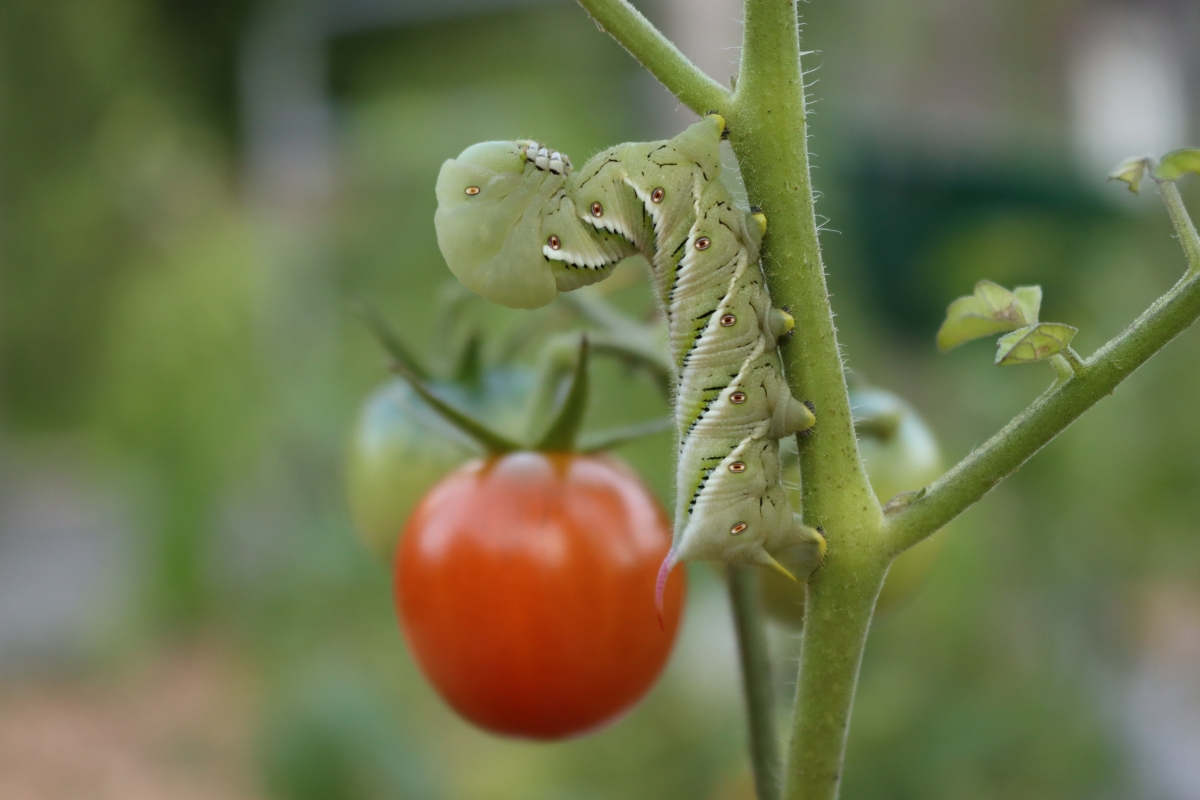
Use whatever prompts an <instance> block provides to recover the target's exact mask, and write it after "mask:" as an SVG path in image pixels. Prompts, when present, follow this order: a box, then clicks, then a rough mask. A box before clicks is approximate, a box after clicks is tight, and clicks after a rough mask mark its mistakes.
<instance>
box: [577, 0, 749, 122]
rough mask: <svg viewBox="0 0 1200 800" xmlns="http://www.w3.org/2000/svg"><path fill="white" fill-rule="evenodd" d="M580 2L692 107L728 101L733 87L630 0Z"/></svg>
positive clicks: (715, 105)
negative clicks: (691, 58) (681, 49)
mask: <svg viewBox="0 0 1200 800" xmlns="http://www.w3.org/2000/svg"><path fill="white" fill-rule="evenodd" d="M579 5H581V6H583V8H584V10H585V11H587V13H588V14H590V15H591V17H592V19H594V20H595V21H596V24H597V25H599V26H600V29H601V30H604V31H607V32H608V34H609V35H610V36H612V37H613V38H614V39H616V40H617V41H618V42H619V43H620V44H621V46H622V47H624V48H625V49H626V50H628V51H629V54H630V55H632V56H633V57H634V58H636V59H637V61H638V63H639V64H641V65H642V66H643V67H645V68H646V69H647V70H648V71H649V72H650V74H651V75H653V76H654V77H655V78H657V79H658V81H659V83H661V84H662V85H663V86H665V87H667V89H669V90H670V91H671V93H672V94H673V95H675V96H676V97H678V98H679V100H680V101H681V102H682V103H683V104H684V105H685V106H687V107H688V108H690V109H691V110H692V111H695V112H696V113H697V114H700V115H703V114H705V113H706V112H708V111H711V110H719V111H720V110H724V108H725V107H726V105H728V103H729V98H730V93H729V90H728V89H726V88H725V87H724V86H722V85H721V84H719V83H717V82H716V81H714V80H713V79H712V78H710V77H708V76H707V75H705V74H704V72H702V71H701V70H700V68H699V67H697V66H696V65H695V64H693V63H692V62H691V61H689V60H688V58H687V56H685V55H684V54H683V53H681V52H679V48H677V47H676V46H675V45H674V44H672V43H671V40H670V39H668V38H667V37H665V36H663V35H662V33H661V32H659V30H658V29H657V28H655V27H654V26H653V25H652V24H650V21H649V20H648V19H646V18H645V17H643V16H642V14H641V12H640V11H638V10H637V9H636V8H634V7H633V6H631V5H630V4H629V3H628V2H626V0H579Z"/></svg>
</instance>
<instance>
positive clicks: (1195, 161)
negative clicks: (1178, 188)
mask: <svg viewBox="0 0 1200 800" xmlns="http://www.w3.org/2000/svg"><path fill="white" fill-rule="evenodd" d="M1188 172H1190V173H1192V174H1193V175H1200V148H1197V147H1183V148H1180V149H1179V150H1172V151H1171V152H1169V153H1167V154H1166V155H1165V156H1163V157H1162V161H1160V162H1158V166H1157V167H1155V168H1154V173H1153V174H1154V178H1155V179H1156V180H1160V181H1177V180H1179V179H1180V178H1182V177H1183V176H1184V174H1186V173H1188Z"/></svg>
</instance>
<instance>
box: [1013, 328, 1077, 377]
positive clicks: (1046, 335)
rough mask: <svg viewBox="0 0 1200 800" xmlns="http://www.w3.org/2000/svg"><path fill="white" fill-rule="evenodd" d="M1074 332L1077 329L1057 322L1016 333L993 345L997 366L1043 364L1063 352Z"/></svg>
mask: <svg viewBox="0 0 1200 800" xmlns="http://www.w3.org/2000/svg"><path fill="white" fill-rule="evenodd" d="M1077 333H1079V329H1078V328H1074V327H1071V326H1070V325H1063V324H1062V323H1060V322H1042V323H1039V324H1037V325H1029V326H1027V327H1025V328H1021V329H1019V330H1015V331H1013V332H1012V333H1010V334H1008V335H1006V336H1001V337H1000V339H999V340H998V341H997V342H996V365H997V366H1001V367H1007V366H1009V365H1012V364H1032V363H1033V362H1035V361H1044V360H1045V359H1047V358H1049V357H1050V356H1054V355H1058V354H1059V353H1061V352H1062V351H1063V350H1065V349H1066V348H1067V346H1068V345H1069V344H1070V343H1071V340H1072V339H1074V338H1075V334H1077Z"/></svg>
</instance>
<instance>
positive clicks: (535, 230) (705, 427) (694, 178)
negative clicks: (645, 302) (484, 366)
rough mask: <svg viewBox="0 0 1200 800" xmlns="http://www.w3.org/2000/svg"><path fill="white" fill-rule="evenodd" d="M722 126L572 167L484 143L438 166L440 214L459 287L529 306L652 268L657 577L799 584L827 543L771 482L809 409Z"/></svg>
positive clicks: (712, 119) (442, 242) (760, 223)
mask: <svg viewBox="0 0 1200 800" xmlns="http://www.w3.org/2000/svg"><path fill="white" fill-rule="evenodd" d="M724 133H725V122H724V120H723V119H722V118H721V117H720V116H719V115H717V114H710V115H708V116H707V117H705V118H704V119H702V120H700V121H699V122H697V123H695V124H693V125H692V126H690V127H689V128H687V130H685V131H683V132H682V133H680V134H679V135H678V136H676V137H674V138H673V139H669V140H666V141H658V142H631V143H626V144H620V145H616V146H615V147H611V148H609V149H607V150H605V151H603V152H601V153H599V154H597V155H596V156H594V157H592V158H591V159H589V160H588V161H587V162H586V163H585V164H583V165H582V166H580V167H578V168H575V169H572V167H571V162H570V160H569V159H568V158H567V157H566V156H564V155H563V154H561V153H559V152H557V151H554V150H550V149H548V148H546V147H544V146H542V145H541V144H539V143H535V142H529V141H517V142H484V143H482V144H477V145H473V146H472V147H469V148H467V149H466V150H464V151H463V153H462V154H461V155H459V157H458V158H457V159H451V160H449V161H446V162H445V163H444V164H443V165H442V169H441V172H440V174H439V175H438V182H437V197H438V209H437V213H436V215H435V217H434V222H435V225H436V227H437V235H438V244H439V246H440V247H441V250H442V254H443V255H444V256H445V258H446V263H447V264H448V265H449V267H450V270H451V271H452V272H453V273H454V274H455V276H457V277H458V279H459V280H460V281H461V282H462V283H463V285H465V286H466V287H467V288H468V289H471V290H472V291H474V292H476V293H478V294H480V295H482V296H483V297H485V298H487V299H489V300H492V301H493V302H497V303H500V304H502V305H507V306H511V307H515V308H536V307H539V306H543V305H545V304H547V303H549V302H550V301H551V300H553V299H554V298H555V297H556V296H557V295H558V293H559V292H567V291H571V290H572V289H577V288H579V287H581V286H587V285H589V284H592V283H595V282H597V281H600V280H603V279H604V278H606V277H608V275H609V274H611V272H612V270H613V268H614V267H615V266H616V265H617V264H618V263H619V262H620V261H622V260H623V259H625V258H627V257H628V256H631V255H634V254H635V253H641V254H642V255H643V256H645V258H646V260H647V261H648V262H649V263H650V269H651V273H652V277H653V279H654V280H653V282H654V286H655V294H656V296H657V300H658V304H659V306H660V308H661V310H662V312H663V314H664V315H665V317H666V320H667V326H668V331H669V334H670V346H671V354H672V358H673V360H674V364H675V367H676V369H677V377H678V380H677V382H676V390H675V409H674V416H675V425H676V430H677V434H678V438H677V444H678V450H677V464H676V482H675V485H676V501H675V528H674V537H673V540H672V546H671V551H670V553H669V554H668V555H667V558H666V560H665V561H664V563H663V568H662V571H661V573H660V576H659V580H658V586H657V596H658V598H659V599H660V600H661V596H662V590H663V587H664V586H665V582H666V578H667V575H668V574H669V573H670V570H671V569H672V568H673V567H674V565H675V564H676V563H678V562H680V561H690V560H695V559H704V560H714V561H722V562H725V563H728V564H741V565H759V566H764V567H767V568H769V569H773V570H776V571H778V572H780V573H782V574H784V575H786V576H788V577H790V578H795V579H801V580H803V579H806V578H807V577H808V575H809V574H810V573H811V572H812V571H813V570H814V569H815V568H816V567H817V566H818V565H819V564H820V562H821V559H822V558H823V556H824V552H825V539H824V537H823V536H821V534H820V533H818V532H817V531H816V530H814V529H813V528H809V527H807V526H806V525H804V524H803V523H802V522H801V520H800V517H799V515H797V514H795V513H794V512H793V511H792V509H791V507H790V505H789V503H788V499H787V496H786V494H785V491H784V488H783V486H782V484H781V483H780V459H779V440H780V439H781V438H783V437H785V436H790V435H792V434H795V433H797V432H801V431H806V430H809V429H810V428H811V427H812V426H813V425H814V423H815V417H814V415H813V412H812V410H811V409H810V407H809V406H807V405H805V404H804V403H801V402H800V401H798V400H797V399H795V398H793V397H792V395H791V392H790V391H789V389H788V386H787V383H786V382H785V381H784V377H783V365H782V361H781V359H780V356H779V352H778V343H779V341H780V339H781V338H782V337H786V336H790V335H791V334H792V333H793V331H794V328H795V324H794V321H793V319H792V317H791V315H790V314H789V313H787V311H785V310H783V309H778V308H774V307H772V305H771V298H770V295H769V294H768V292H767V288H766V281H765V278H764V276H763V273H762V268H761V266H760V265H759V248H760V245H761V242H762V237H763V234H764V232H765V231H766V222H767V221H766V217H765V216H763V214H762V213H761V212H760V211H751V210H749V209H747V208H745V207H744V206H740V205H738V204H737V203H736V202H735V199H734V193H733V191H732V189H731V188H730V186H729V185H728V184H727V183H726V182H725V181H724V180H722V175H721V161H720V152H719V147H720V142H721V138H722V136H723V134H724Z"/></svg>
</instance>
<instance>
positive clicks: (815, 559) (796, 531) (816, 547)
mask: <svg viewBox="0 0 1200 800" xmlns="http://www.w3.org/2000/svg"><path fill="white" fill-rule="evenodd" d="M792 519H793V520H794V523H795V524H794V525H793V526H792V530H791V531H790V532H789V534H788V536H787V539H786V540H785V541H784V542H783V543H781V544H780V546H778V547H777V548H776V549H775V551H774V558H772V559H771V560H772V561H774V562H775V563H776V565H777V566H781V567H782V568H783V574H785V575H788V577H791V578H792V579H793V580H801V581H806V580H808V577H809V576H810V575H812V573H813V572H814V571H815V570H816V568H817V567H819V566H821V562H822V561H824V560H825V537H824V536H822V535H821V532H820V531H818V530H816V529H815V528H810V527H808V526H807V525H805V524H804V523H803V522H801V521H800V515H799V514H793V515H792ZM768 558H770V556H768ZM777 571H778V570H777ZM789 573H790V574H789Z"/></svg>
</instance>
